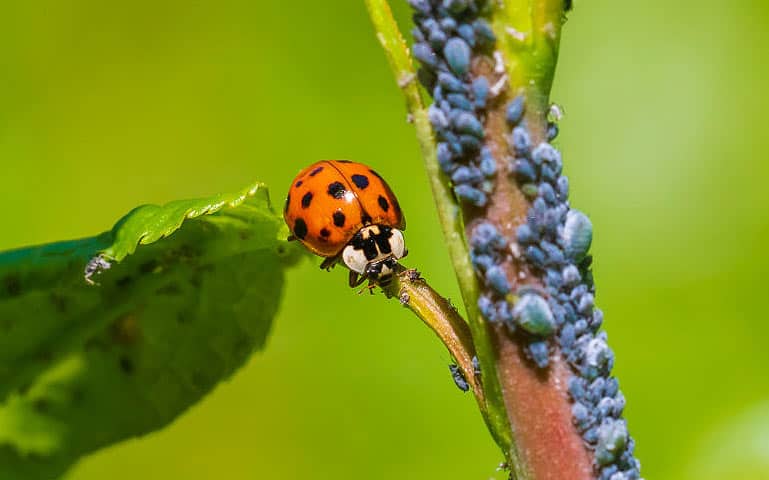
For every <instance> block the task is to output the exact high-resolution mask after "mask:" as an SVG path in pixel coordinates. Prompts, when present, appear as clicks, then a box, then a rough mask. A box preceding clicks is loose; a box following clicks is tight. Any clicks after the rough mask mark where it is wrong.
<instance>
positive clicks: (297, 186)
mask: <svg viewBox="0 0 769 480" xmlns="http://www.w3.org/2000/svg"><path fill="white" fill-rule="evenodd" d="M303 183H304V182H303V181H301V180H299V181H298V182H296V185H294V186H295V187H296V188H299V187H301V186H302V184H303Z"/></svg>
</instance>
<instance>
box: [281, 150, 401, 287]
mask: <svg viewBox="0 0 769 480" xmlns="http://www.w3.org/2000/svg"><path fill="white" fill-rule="evenodd" d="M283 218H284V219H285V220H286V224H287V225H288V228H290V229H291V232H292V233H293V235H292V237H293V238H295V239H297V240H299V241H300V242H302V244H304V246H305V247H307V249H309V250H310V251H311V252H313V253H314V254H316V255H320V256H321V257H326V258H325V260H324V261H323V263H322V264H321V268H325V269H329V268H331V267H332V266H334V265H335V264H336V263H337V262H339V261H342V262H343V263H344V264H345V266H347V268H349V269H350V279H349V284H350V286H351V287H355V286H358V285H360V284H361V283H363V282H364V281H366V280H370V281H371V282H372V283H376V284H379V285H386V284H387V283H389V281H390V279H391V278H392V273H393V269H394V268H395V265H396V264H397V263H398V260H400V259H401V258H403V257H405V256H406V254H407V253H408V251H407V250H406V245H405V243H404V240H403V234H402V233H401V231H402V230H405V229H406V219H405V218H404V216H403V212H402V211H401V207H400V204H399V203H398V199H397V198H395V195H394V194H393V192H392V190H390V187H389V186H388V185H387V182H385V181H384V179H383V178H382V177H380V176H379V174H378V173H376V172H375V171H374V170H373V169H371V168H370V167H368V166H366V165H363V164H361V163H356V162H351V161H349V160H323V161H320V162H317V163H313V164H312V165H310V166H309V167H307V168H305V169H304V170H302V171H301V172H299V174H298V175H297V176H296V178H294V181H293V182H292V183H291V187H290V188H289V190H288V195H287V196H286V206H285V208H284V209H283Z"/></svg>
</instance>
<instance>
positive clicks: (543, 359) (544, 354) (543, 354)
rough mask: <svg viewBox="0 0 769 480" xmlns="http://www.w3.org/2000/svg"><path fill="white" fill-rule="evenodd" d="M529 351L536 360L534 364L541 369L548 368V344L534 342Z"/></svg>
mask: <svg viewBox="0 0 769 480" xmlns="http://www.w3.org/2000/svg"><path fill="white" fill-rule="evenodd" d="M528 350H529V355H530V356H531V359H532V360H534V363H536V364H537V366H538V367H539V368H545V367H547V364H548V363H549V362H550V352H549V350H548V347H547V342H544V341H540V342H532V343H530V344H529V347H528Z"/></svg>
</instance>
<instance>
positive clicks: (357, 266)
mask: <svg viewBox="0 0 769 480" xmlns="http://www.w3.org/2000/svg"><path fill="white" fill-rule="evenodd" d="M387 231H389V237H387V244H388V246H389V251H388V252H386V253H385V252H383V251H382V249H381V248H380V247H379V245H378V244H377V242H376V241H375V240H374V239H375V238H379V240H380V241H381V237H380V236H381V235H384V234H386V233H388V232H387ZM372 237H373V238H372ZM366 252H368V253H369V256H370V258H366ZM405 254H406V244H405V242H404V240H403V233H401V231H400V230H398V229H396V228H387V229H382V228H380V227H379V225H370V226H367V227H363V228H362V229H361V230H360V232H358V233H357V234H356V235H355V237H354V238H353V240H351V241H350V243H349V244H348V245H347V246H346V247H344V250H342V260H343V261H344V264H345V265H347V267H348V268H349V269H350V270H352V271H353V272H357V273H361V274H364V273H366V272H367V269H369V268H370V266H371V265H373V264H377V263H379V264H380V265H379V268H381V274H389V273H392V269H391V268H390V267H388V266H387V265H384V264H382V262H383V261H384V260H387V259H388V258H394V259H395V260H399V259H401V258H403V256H404V255H405Z"/></svg>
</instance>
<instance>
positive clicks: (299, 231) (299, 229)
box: [294, 218, 307, 240]
mask: <svg viewBox="0 0 769 480" xmlns="http://www.w3.org/2000/svg"><path fill="white" fill-rule="evenodd" d="M294 235H296V238H298V239H300V240H304V237H306V236H307V224H306V223H305V222H304V220H303V219H301V218H297V219H296V221H295V222H294Z"/></svg>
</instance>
